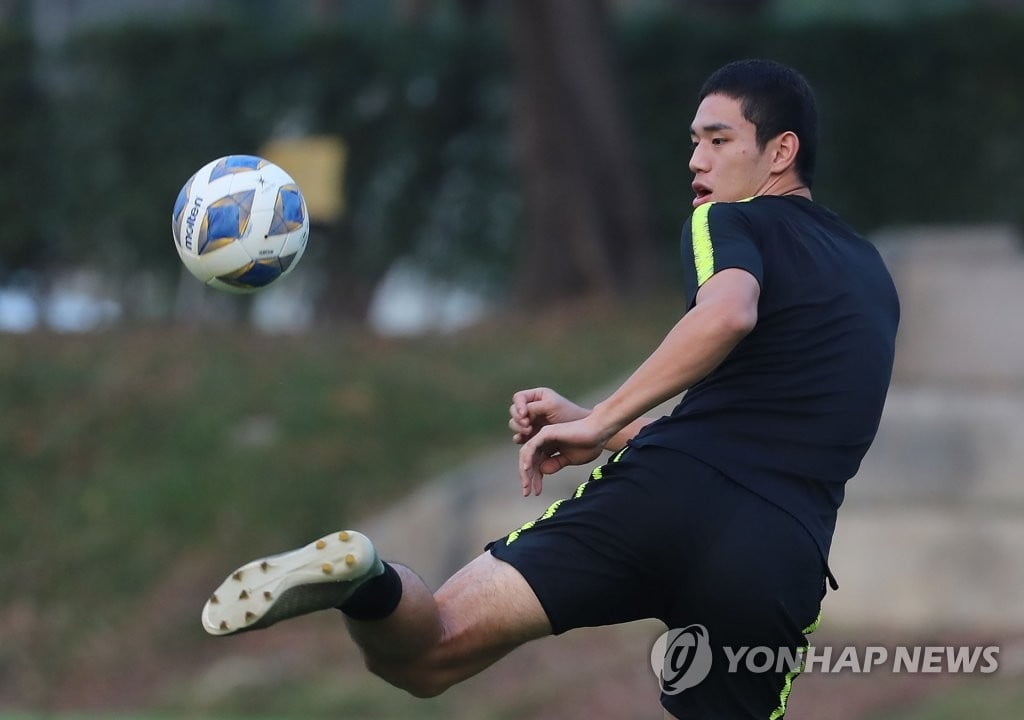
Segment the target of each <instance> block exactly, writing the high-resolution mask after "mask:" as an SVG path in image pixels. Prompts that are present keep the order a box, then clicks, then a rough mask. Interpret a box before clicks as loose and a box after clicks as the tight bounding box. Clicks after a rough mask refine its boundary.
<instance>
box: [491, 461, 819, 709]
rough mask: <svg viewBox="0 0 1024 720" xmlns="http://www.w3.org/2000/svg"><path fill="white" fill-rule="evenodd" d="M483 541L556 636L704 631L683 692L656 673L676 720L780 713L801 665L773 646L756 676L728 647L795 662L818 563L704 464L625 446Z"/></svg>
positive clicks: (810, 548)
mask: <svg viewBox="0 0 1024 720" xmlns="http://www.w3.org/2000/svg"><path fill="white" fill-rule="evenodd" d="M487 547H488V549H489V550H490V551H491V553H492V554H493V555H494V557H496V558H499V559H501V560H503V561H505V562H507V563H509V564H511V565H512V566H513V567H515V568H516V569H517V570H518V571H519V572H520V573H521V574H522V575H523V577H524V578H525V579H526V581H527V582H528V583H529V584H530V586H531V587H532V588H533V590H534V592H535V593H536V595H537V598H538V599H539V600H540V603H541V605H542V606H543V607H544V610H545V612H546V613H547V616H548V619H549V620H550V621H551V627H552V629H553V631H554V632H555V633H556V634H558V633H563V632H566V631H567V630H571V629H573V628H579V627H591V626H598V625H610V624H616V623H624V622H630V621H633V620H639V619H643V618H658V619H660V620H662V621H663V622H664V623H665V624H666V625H667V626H668V627H669V628H670V629H682V628H689V627H691V626H701V627H702V628H704V629H705V630H704V631H703V635H704V638H705V644H706V645H709V646H710V658H711V664H710V669H709V670H708V674H707V675H706V677H704V679H702V680H701V681H700V682H699V683H698V684H696V685H694V686H692V687H685V688H680V687H679V686H676V685H673V684H671V682H670V681H672V680H673V679H678V678H677V677H675V678H674V677H670V675H671V673H669V672H666V674H665V680H666V681H669V682H666V681H663V682H662V690H663V692H662V705H664V707H665V708H666V709H667V710H668V711H669V712H671V713H672V714H673V715H675V716H676V717H680V718H688V719H689V718H724V717H728V718H761V719H762V720H768V718H772V720H775V718H779V717H782V713H783V712H785V704H786V699H787V697H788V695H789V688H790V686H791V684H792V680H793V678H794V677H795V676H796V674H797V673H798V672H799V669H791V667H790V665H791V663H789V662H787V661H786V657H787V656H786V655H783V653H782V652H780V656H782V657H783V661H782V662H781V663H780V665H781V667H778V666H777V667H773V668H772V669H771V670H769V671H765V672H754V671H752V670H750V669H749V668H748V667H747V664H746V663H744V662H738V663H737V662H736V661H735V649H737V648H741V647H766V648H773V649H775V648H778V649H780V650H783V651H785V652H788V653H789V655H788V657H798V655H796V653H797V652H798V649H799V648H803V647H805V646H806V644H807V641H806V637H805V635H806V633H809V632H811V631H812V630H813V627H815V626H816V621H817V618H818V617H819V611H820V607H821V599H822V597H823V595H824V588H825V572H826V565H825V562H824V560H823V559H822V557H821V554H820V552H819V550H818V548H817V545H816V544H815V542H814V540H813V539H812V537H811V535H810V533H809V532H808V531H807V530H806V529H804V527H803V526H802V525H801V524H800V523H799V522H798V521H797V520H796V519H795V518H793V517H792V516H791V515H789V514H788V513H787V512H785V511H784V510H782V509H781V508H779V507H777V506H775V505H773V504H772V503H770V502H768V501H767V500H764V499H763V498H761V497H760V496H759V495H757V494H755V493H753V492H751V491H750V490H748V489H747V488H745V487H743V486H742V485H740V484H738V483H735V482H733V481H731V480H729V479H728V478H727V477H725V476H724V475H722V474H721V473H719V472H718V471H717V470H715V469H714V468H712V467H709V466H708V465H705V464H704V463H702V462H700V461H699V460H696V459H695V458H693V457H691V456H689V455H686V454H684V453H680V452H677V451H674V450H669V449H665V448H660V447H653V446H644V447H632V446H628V447H627V448H626V449H625V450H623V451H622V452H620V453H617V454H616V455H614V456H613V457H612V458H611V459H610V460H609V462H608V463H607V464H605V465H602V466H601V467H599V468H596V469H595V470H594V472H593V473H592V475H591V478H590V480H588V481H587V482H585V483H583V484H582V485H580V487H579V488H577V489H576V491H575V492H574V493H573V494H572V495H570V496H569V497H567V498H565V499H564V500H559V501H557V502H555V503H554V504H553V505H551V507H550V508H548V510H547V511H546V512H545V513H544V514H543V515H542V516H541V517H540V518H538V519H537V520H535V521H532V522H529V523H526V525H524V526H523V527H521V528H520V529H518V530H516V531H514V532H512V533H510V534H509V535H507V536H506V537H504V538H502V539H500V540H496V541H495V542H493V543H490V544H489V545H488V546H487ZM689 632H690V634H691V635H692V630H691V631H689ZM677 634H678V633H677ZM671 639H672V636H670V638H669V640H670V641H671ZM690 642H691V644H693V643H692V638H691V641H690ZM670 644H671V643H670ZM727 649H733V653H732V655H733V658H734V660H733V665H734V666H735V667H734V668H732V670H734V671H732V672H731V671H730V662H729V653H727ZM758 659H759V660H760V659H762V657H759V658H758ZM759 665H763V663H753V666H754V669H760V668H759ZM676 669H677V670H679V669H680V668H676ZM695 672H696V670H695ZM688 677H689V681H688V682H692V680H693V679H694V677H695V675H690V674H688ZM682 684H684V685H685V682H683V683H682Z"/></svg>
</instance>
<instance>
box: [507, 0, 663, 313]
mask: <svg viewBox="0 0 1024 720" xmlns="http://www.w3.org/2000/svg"><path fill="white" fill-rule="evenodd" d="M504 7H505V11H506V13H507V21H508V38H509V45H510V49H511V54H512V57H513V61H514V64H515V67H516V76H517V77H516V83H517V97H516V103H515V107H514V109H513V113H514V115H513V118H512V120H513V123H514V128H515V131H516V132H517V134H518V139H519V142H520V145H521V147H520V164H521V169H522V174H523V185H524V187H523V196H524V202H525V214H526V218H525V220H526V228H525V231H526V232H525V238H524V246H523V247H522V248H521V252H520V254H519V257H520V259H521V265H520V273H519V276H518V280H517V285H518V287H517V288H516V290H517V294H518V296H519V299H520V300H521V301H522V302H523V303H524V304H526V305H530V306H539V305H544V304H547V303H550V302H552V301H556V300H559V299H564V298H567V297H577V296H601V295H611V294H614V293H617V292H635V291H641V290H643V289H645V288H650V287H652V285H653V284H654V283H655V279H656V268H657V266H658V263H657V260H656V255H655V250H654V244H653V242H652V239H651V236H650V231H649V222H648V207H647V197H646V192H645V189H644V187H643V182H642V180H641V174H640V171H639V169H638V165H637V162H636V158H635V152H634V147H633V144H632V139H631V136H630V131H629V127H628V123H627V121H626V116H625V113H624V111H623V107H622V105H621V103H620V100H619V95H618V92H617V86H616V75H615V71H614V63H613V59H612V46H611V42H610V37H609V29H608V17H607V10H606V7H605V5H604V3H603V2H577V1H576V0H517V2H512V3H507V4H506V5H505V6H504Z"/></svg>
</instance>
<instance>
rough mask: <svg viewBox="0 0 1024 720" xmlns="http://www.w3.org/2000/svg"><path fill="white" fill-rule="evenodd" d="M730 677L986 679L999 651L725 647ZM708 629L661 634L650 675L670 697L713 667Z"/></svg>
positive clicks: (938, 647)
mask: <svg viewBox="0 0 1024 720" xmlns="http://www.w3.org/2000/svg"><path fill="white" fill-rule="evenodd" d="M720 649H721V653H720V655H719V657H718V662H719V664H720V666H721V665H724V668H722V667H720V668H719V671H720V672H721V671H722V670H723V669H724V671H725V672H727V673H740V672H747V673H779V674H789V673H794V674H795V673H815V674H830V673H837V674H838V673H845V672H851V673H870V672H888V673H894V674H917V673H924V674H930V673H946V674H952V675H956V674H976V673H977V674H982V675H988V674H991V673H994V672H996V671H997V670H998V669H999V651H1000V648H999V646H997V645H960V646H954V645H916V646H911V645H897V646H895V647H888V646H884V645H865V646H856V645H847V646H835V647H833V646H829V645H820V646H819V645H807V646H805V647H800V648H791V647H784V648H771V647H765V646H738V647H733V646H722V647H721V648H720ZM715 655H716V654H715V653H713V652H712V642H711V637H710V633H709V632H708V629H707V628H706V627H705V626H703V625H688V626H686V627H684V628H676V629H672V630H668V631H667V632H664V633H662V634H661V636H659V637H658V639H657V640H655V642H654V647H652V648H651V669H652V670H654V674H655V676H656V677H657V678H658V682H659V684H660V685H661V691H662V692H663V693H665V694H666V695H678V694H679V693H681V692H683V691H684V690H687V689H688V688H692V687H695V686H697V685H699V684H700V683H701V682H703V681H704V679H705V678H707V676H708V675H709V674H710V672H711V669H712V665H713V664H714V662H715V659H716V658H715Z"/></svg>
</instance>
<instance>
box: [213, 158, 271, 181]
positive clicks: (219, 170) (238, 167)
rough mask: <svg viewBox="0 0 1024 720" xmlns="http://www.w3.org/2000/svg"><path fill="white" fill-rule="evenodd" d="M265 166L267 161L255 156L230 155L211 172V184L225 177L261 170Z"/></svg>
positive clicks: (222, 159)
mask: <svg viewBox="0 0 1024 720" xmlns="http://www.w3.org/2000/svg"><path fill="white" fill-rule="evenodd" d="M265 165H267V161H266V160H264V159H263V158H259V157H256V156H255V155H228V156H227V157H226V158H221V160H220V162H218V163H217V164H216V165H214V166H213V169H212V170H210V182H213V181H214V180H216V179H217V178H221V177H224V176H225V175H235V174H237V173H243V172H250V171H252V170H259V169H260V168H262V167H264V166H265Z"/></svg>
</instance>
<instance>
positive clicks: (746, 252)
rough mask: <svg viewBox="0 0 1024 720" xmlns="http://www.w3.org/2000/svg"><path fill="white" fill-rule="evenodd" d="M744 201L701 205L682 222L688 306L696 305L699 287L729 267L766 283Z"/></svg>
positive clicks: (761, 282) (682, 247)
mask: <svg viewBox="0 0 1024 720" xmlns="http://www.w3.org/2000/svg"><path fill="white" fill-rule="evenodd" d="M741 206H742V204H741V203H715V202H709V203H704V204H703V205H699V206H698V207H697V209H696V210H694V211H693V215H691V216H690V219H689V221H687V222H686V223H685V224H684V225H683V234H682V240H681V251H682V258H683V273H684V276H685V282H686V299H687V307H693V303H694V301H695V300H696V298H697V291H698V290H699V289H700V286H701V285H703V284H704V283H706V282H707V281H708V280H709V279H710V278H711V276H712V275H714V274H715V273H717V272H721V271H722V270H725V269H727V268H740V269H741V270H746V271H747V272H748V273H750V274H751V275H753V276H754V278H755V279H756V280H757V283H758V284H759V285H764V267H763V264H762V262H761V251H760V250H759V249H758V246H757V243H756V242H755V239H754V231H753V227H752V225H751V223H750V219H749V218H748V217H747V215H746V213H744V212H743V211H742V209H741Z"/></svg>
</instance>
